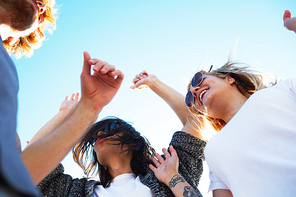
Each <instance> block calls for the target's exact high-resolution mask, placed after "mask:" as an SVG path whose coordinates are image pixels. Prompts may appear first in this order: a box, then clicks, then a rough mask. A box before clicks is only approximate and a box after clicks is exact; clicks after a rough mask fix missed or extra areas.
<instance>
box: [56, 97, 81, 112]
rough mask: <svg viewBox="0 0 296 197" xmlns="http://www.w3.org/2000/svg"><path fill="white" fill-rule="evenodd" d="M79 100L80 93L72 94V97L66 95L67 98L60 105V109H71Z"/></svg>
mask: <svg viewBox="0 0 296 197" xmlns="http://www.w3.org/2000/svg"><path fill="white" fill-rule="evenodd" d="M78 101H79V93H76V94H74V93H73V94H72V95H71V98H70V99H69V96H66V98H65V100H64V101H63V102H62V104H61V106H60V111H63V110H69V111H71V110H72V109H74V108H75V107H76V105H77V103H78Z"/></svg>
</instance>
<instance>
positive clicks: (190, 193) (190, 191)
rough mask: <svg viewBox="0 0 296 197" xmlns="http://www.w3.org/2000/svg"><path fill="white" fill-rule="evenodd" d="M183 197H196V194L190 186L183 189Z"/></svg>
mask: <svg viewBox="0 0 296 197" xmlns="http://www.w3.org/2000/svg"><path fill="white" fill-rule="evenodd" d="M183 196H184V197H188V196H190V197H198V196H199V195H198V193H197V192H196V191H195V190H194V189H193V188H192V187H190V186H185V187H184V192H183Z"/></svg>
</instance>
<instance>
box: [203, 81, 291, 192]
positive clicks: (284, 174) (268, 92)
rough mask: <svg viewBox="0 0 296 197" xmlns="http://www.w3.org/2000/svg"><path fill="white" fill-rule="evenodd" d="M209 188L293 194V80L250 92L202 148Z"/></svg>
mask: <svg viewBox="0 0 296 197" xmlns="http://www.w3.org/2000/svg"><path fill="white" fill-rule="evenodd" d="M205 158H206V161H207V163H208V165H209V168H210V180H211V183H210V188H209V191H212V190H215V189H230V190H231V192H232V194H233V196H235V197H250V196H252V197H265V196H268V197H279V196H280V197H286V196H296V79H290V80H286V81H280V82H279V83H278V84H276V85H275V86H273V87H269V88H266V89H263V90H260V91H258V92H256V93H255V94H253V95H252V96H251V97H250V98H249V99H248V100H247V102H246V103H245V104H244V105H243V107H242V108H241V109H240V110H239V111H238V112H237V114H236V115H235V116H234V117H233V118H232V119H231V120H230V121H229V122H228V123H227V125H226V126H225V127H224V128H223V129H222V130H221V131H220V132H219V133H218V134H217V135H216V136H215V137H214V138H212V139H211V140H210V141H209V142H208V144H207V145H206V149H205Z"/></svg>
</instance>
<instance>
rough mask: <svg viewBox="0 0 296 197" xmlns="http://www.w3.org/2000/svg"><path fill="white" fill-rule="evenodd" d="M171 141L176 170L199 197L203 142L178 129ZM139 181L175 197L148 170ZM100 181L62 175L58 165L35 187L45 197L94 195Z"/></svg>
mask: <svg viewBox="0 0 296 197" xmlns="http://www.w3.org/2000/svg"><path fill="white" fill-rule="evenodd" d="M170 144H171V145H173V147H174V149H175V150H176V151H177V154H178V157H179V173H180V174H181V175H182V176H183V177H184V179H185V180H186V181H187V182H188V183H189V184H190V185H191V186H192V187H193V188H194V189H195V190H196V191H197V192H198V193H199V197H202V195H201V194H200V192H199V190H198V189H197V186H198V183H199V180H200V177H201V174H202V171H203V166H202V160H203V159H204V147H205V144H206V142H205V141H203V140H200V139H198V138H196V137H194V136H192V135H190V134H188V133H185V132H182V131H177V132H175V133H174V135H173V137H172V140H171V143H170ZM140 180H141V182H142V183H143V184H144V185H146V186H147V187H149V188H150V189H151V190H152V191H153V192H154V193H155V194H156V196H159V197H165V196H168V197H169V196H174V194H173V193H172V192H171V190H170V188H169V187H167V186H166V185H165V184H164V183H162V182H160V181H158V179H157V178H156V177H155V175H154V173H153V172H152V171H151V170H150V169H148V171H147V174H146V175H145V176H141V175H140ZM99 184H100V182H99V181H94V180H89V179H86V178H82V179H77V178H76V179H73V178H72V177H71V176H70V175H67V174H64V167H63V165H62V164H59V165H58V167H57V168H56V169H55V170H53V171H52V172H51V173H50V174H49V175H48V176H47V177H46V178H45V179H43V180H42V181H41V182H40V183H39V184H38V188H39V189H40V191H41V192H42V193H43V195H44V196H46V197H59V196H60V197H66V196H67V197H93V196H94V187H95V185H99Z"/></svg>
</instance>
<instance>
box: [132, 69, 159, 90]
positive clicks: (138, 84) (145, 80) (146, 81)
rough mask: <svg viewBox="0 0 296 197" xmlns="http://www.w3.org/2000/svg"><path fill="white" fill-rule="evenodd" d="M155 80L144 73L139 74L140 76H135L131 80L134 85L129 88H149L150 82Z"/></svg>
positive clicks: (153, 76)
mask: <svg viewBox="0 0 296 197" xmlns="http://www.w3.org/2000/svg"><path fill="white" fill-rule="evenodd" d="M155 79H157V77H156V76H155V75H152V74H150V75H148V73H147V72H146V71H143V72H141V73H140V74H138V75H136V77H135V78H134V79H133V83H134V85H133V86H131V87H130V88H131V89H143V88H147V87H150V85H151V82H152V81H153V80H155Z"/></svg>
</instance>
